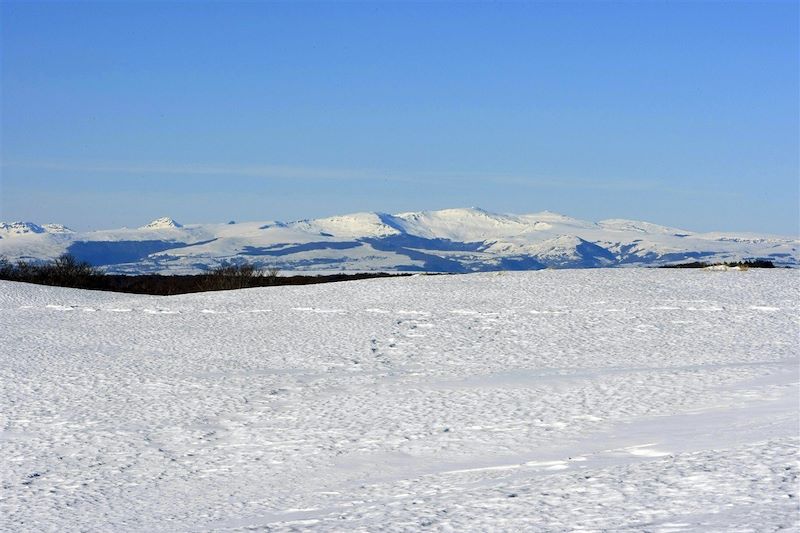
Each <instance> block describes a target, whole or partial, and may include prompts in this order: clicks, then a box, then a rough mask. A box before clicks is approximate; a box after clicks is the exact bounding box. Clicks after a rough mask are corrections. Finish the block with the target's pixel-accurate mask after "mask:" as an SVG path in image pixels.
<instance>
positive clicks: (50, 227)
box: [42, 224, 75, 233]
mask: <svg viewBox="0 0 800 533" xmlns="http://www.w3.org/2000/svg"><path fill="white" fill-rule="evenodd" d="M42 227H43V228H44V229H45V230H46V231H47V233H75V232H74V231H73V230H71V229H70V228H68V227H67V226H65V225H64V224H42Z"/></svg>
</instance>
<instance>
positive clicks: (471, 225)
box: [0, 208, 800, 274]
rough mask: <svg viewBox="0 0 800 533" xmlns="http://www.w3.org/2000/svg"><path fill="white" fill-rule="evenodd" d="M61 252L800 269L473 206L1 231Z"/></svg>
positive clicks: (764, 244) (183, 261)
mask: <svg viewBox="0 0 800 533" xmlns="http://www.w3.org/2000/svg"><path fill="white" fill-rule="evenodd" d="M63 253H71V254H72V255H74V256H76V257H77V258H79V259H82V260H86V261H89V262H90V263H92V264H94V265H97V266H101V267H104V268H105V269H107V270H108V271H109V272H117V273H130V274H133V273H197V272H202V271H204V270H207V269H209V268H213V267H215V266H218V265H220V264H223V263H226V262H242V261H247V262H253V263H256V264H259V265H264V266H274V267H277V268H280V269H281V270H287V271H288V270H297V271H302V270H305V271H309V270H310V271H348V270H349V271H436V272H475V271H487V270H532V269H540V268H596V267H617V266H635V265H640V266H645V265H662V264H672V263H680V262H688V261H697V260H703V261H709V262H717V261H738V260H744V259H768V260H770V261H773V262H774V263H776V264H778V265H786V266H798V265H800V240H798V239H797V238H792V237H781V236H771V235H760V234H752V233H720V232H711V233H698V232H693V231H688V230H683V229H678V228H670V227H667V226H661V225H658V224H652V223H649V222H643V221H635V220H625V219H610V220H603V221H600V222H589V221H585V220H580V219H576V218H572V217H568V216H565V215H561V214H558V213H552V212H549V211H543V212H541V213H533V214H527V215H512V214H497V213H491V212H489V211H485V210H483V209H479V208H461V209H443V210H439V211H420V212H408V213H399V214H395V215H392V214H388V213H373V212H365V213H352V214H348V215H340V216H332V217H326V218H318V219H307V220H298V221H294V222H278V221H267V222H245V223H224V224H187V225H182V224H179V223H178V222H176V221H175V220H174V219H171V218H169V217H164V218H159V219H156V220H154V221H152V222H150V223H149V224H146V225H144V226H142V227H140V228H136V229H130V228H122V229H116V230H101V231H91V232H74V231H72V230H70V229H69V228H67V227H65V226H62V225H60V224H42V225H38V224H34V223H31V222H13V223H0V255H3V256H5V257H7V258H9V259H11V260H16V259H25V260H33V261H36V260H46V259H51V258H54V257H57V256H58V255H60V254H63Z"/></svg>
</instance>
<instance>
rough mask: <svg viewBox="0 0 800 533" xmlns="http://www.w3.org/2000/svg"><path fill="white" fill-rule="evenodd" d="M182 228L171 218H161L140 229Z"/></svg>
mask: <svg viewBox="0 0 800 533" xmlns="http://www.w3.org/2000/svg"><path fill="white" fill-rule="evenodd" d="M182 227H183V225H181V224H179V223H178V222H176V221H175V220H174V219H171V218H169V217H161V218H157V219H155V220H154V221H152V222H150V223H149V224H147V225H146V226H142V227H141V228H140V229H174V228H182Z"/></svg>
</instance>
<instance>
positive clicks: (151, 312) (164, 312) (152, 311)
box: [144, 309, 179, 315]
mask: <svg viewBox="0 0 800 533" xmlns="http://www.w3.org/2000/svg"><path fill="white" fill-rule="evenodd" d="M144 312H145V313H147V314H149V315H177V314H178V313H179V311H170V310H169V309H144Z"/></svg>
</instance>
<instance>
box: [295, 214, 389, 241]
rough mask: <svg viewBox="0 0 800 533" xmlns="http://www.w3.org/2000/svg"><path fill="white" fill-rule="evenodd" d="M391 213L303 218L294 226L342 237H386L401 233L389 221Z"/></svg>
mask: <svg viewBox="0 0 800 533" xmlns="http://www.w3.org/2000/svg"><path fill="white" fill-rule="evenodd" d="M390 218H391V215H385V214H382V213H351V214H349V215H340V216H333V217H327V218H317V219H314V220H301V221H298V222H294V223H293V224H292V226H294V227H295V228H298V229H302V230H305V231H309V232H315V233H319V234H322V235H323V236H324V235H337V236H340V237H348V238H353V237H384V236H387V235H396V234H398V233H400V231H398V229H397V228H396V227H394V226H393V224H391V223H388V224H387V221H389V220H388V219H390Z"/></svg>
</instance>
